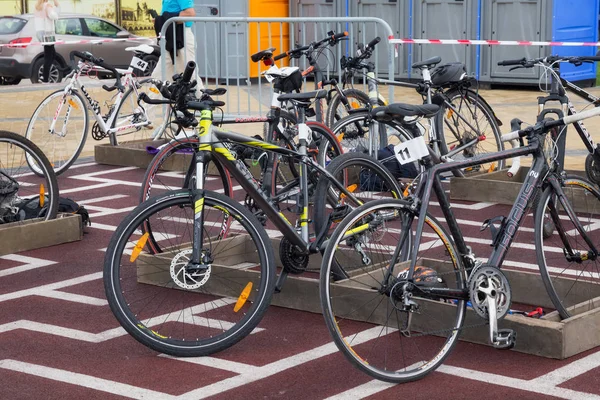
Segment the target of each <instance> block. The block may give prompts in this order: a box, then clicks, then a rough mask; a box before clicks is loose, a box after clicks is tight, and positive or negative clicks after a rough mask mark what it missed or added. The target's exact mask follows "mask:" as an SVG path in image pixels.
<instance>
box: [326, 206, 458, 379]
mask: <svg viewBox="0 0 600 400" xmlns="http://www.w3.org/2000/svg"><path fill="white" fill-rule="evenodd" d="M407 210H408V208H407V203H406V202H403V201H389V200H381V201H376V202H372V203H369V204H367V205H365V206H363V207H361V208H359V209H357V210H355V211H354V212H353V213H352V214H351V215H349V216H348V217H347V218H346V219H344V221H343V222H342V223H341V224H340V225H338V227H337V229H336V230H335V232H334V233H333V235H332V237H331V240H330V242H329V244H328V246H327V249H326V251H325V254H324V256H323V262H322V266H321V282H320V283H321V286H320V291H321V304H322V307H323V314H324V317H325V322H326V324H327V327H328V329H329V332H330V334H331V335H332V337H333V339H334V342H335V343H336V345H337V347H338V348H339V349H340V350H341V351H342V353H343V354H344V356H345V357H346V358H347V359H348V360H349V361H350V362H351V363H352V364H353V365H354V366H355V367H357V368H358V369H360V370H361V371H363V372H365V373H367V374H368V375H370V376H372V377H374V378H376V379H380V380H384V381H388V382H395V383H401V382H408V381H412V380H416V379H420V378H422V377H423V376H425V375H426V374H427V373H429V372H431V371H433V370H434V369H435V368H437V367H438V366H439V365H440V364H441V363H442V362H443V360H444V359H445V358H446V357H447V356H448V355H449V353H450V351H451V350H452V348H453V346H454V345H455V344H456V342H457V340H458V335H459V332H460V328H461V327H462V325H463V323H464V318H465V311H466V302H465V301H464V300H461V301H451V300H443V299H440V298H435V297H434V296H428V295H426V294H425V292H424V291H421V290H420V288H424V289H426V288H428V287H440V288H450V289H461V290H462V289H464V288H465V287H466V273H465V271H464V269H463V268H462V267H461V266H460V265H459V261H458V253H457V251H456V249H455V248H454V246H453V245H452V242H451V241H450V238H449V237H448V235H447V234H446V232H445V231H444V230H443V228H442V227H441V226H440V225H439V223H438V222H437V221H436V220H435V219H433V218H431V217H429V216H428V217H427V219H426V223H425V227H424V231H423V236H422V238H421V243H420V246H419V250H418V253H417V265H416V267H415V269H414V285H415V286H414V288H413V289H412V290H406V289H405V284H407V281H406V275H405V274H406V273H407V272H408V268H409V266H410V261H406V260H408V259H409V254H410V252H411V251H410V250H407V249H408V248H409V247H408V246H407V245H406V241H405V240H407V239H408V237H410V236H412V235H413V234H414V228H415V227H416V223H417V220H418V218H417V217H416V216H414V215H412V214H411V213H410V212H408V211H407ZM413 217H414V218H413ZM411 221H412V222H411ZM405 232H407V233H408V234H407V235H406V236H403V233H405ZM358 246H359V247H360V249H361V251H360V252H359V251H358ZM365 257H366V258H368V261H365ZM334 260H335V261H337V263H339V264H342V265H344V266H347V267H348V270H349V271H351V272H350V276H349V278H348V279H346V280H342V281H337V282H334V280H333V277H332V272H333V271H332V268H333V266H334ZM390 265H393V266H392V268H390ZM388 274H389V275H388ZM386 276H388V278H387V279H386ZM407 293H410V295H411V297H409V299H410V300H411V301H413V302H414V304H415V306H414V307H415V308H414V312H409V311H406V310H405V307H404V304H405V303H404V301H405V300H406V298H405V296H406V294H407Z"/></svg>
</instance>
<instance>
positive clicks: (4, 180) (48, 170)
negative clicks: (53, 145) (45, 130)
mask: <svg viewBox="0 0 600 400" xmlns="http://www.w3.org/2000/svg"><path fill="white" fill-rule="evenodd" d="M30 163H35V165H36V166H37V168H38V170H39V171H40V173H39V174H34V173H32V172H31V170H30V167H29V165H30ZM58 202H59V197H58V183H57V181H56V174H55V173H54V171H53V170H52V166H51V165H50V162H49V161H48V159H47V158H46V156H44V153H42V151H41V150H40V149H39V148H38V147H37V146H36V145H35V144H33V143H32V142H31V141H30V140H27V139H26V138H24V137H23V136H21V135H18V134H16V133H13V132H8V131H3V130H0V225H2V224H8V223H19V222H22V221H24V220H25V219H29V218H40V219H41V220H42V221H47V220H50V219H54V218H56V214H57V212H58Z"/></svg>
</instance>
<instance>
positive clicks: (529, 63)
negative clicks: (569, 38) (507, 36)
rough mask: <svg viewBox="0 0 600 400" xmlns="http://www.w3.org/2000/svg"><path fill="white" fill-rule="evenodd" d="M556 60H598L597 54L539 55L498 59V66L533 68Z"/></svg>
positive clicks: (575, 62) (579, 61)
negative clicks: (537, 56) (538, 64)
mask: <svg viewBox="0 0 600 400" xmlns="http://www.w3.org/2000/svg"><path fill="white" fill-rule="evenodd" d="M557 61H566V62H569V63H571V64H575V65H581V64H582V63H584V62H596V61H600V57H599V56H558V55H554V56H548V57H540V58H529V59H528V58H525V57H523V58H521V59H518V60H503V61H498V65H499V66H512V65H515V66H521V67H524V68H533V66H534V65H535V64H537V63H544V64H553V63H555V62H557Z"/></svg>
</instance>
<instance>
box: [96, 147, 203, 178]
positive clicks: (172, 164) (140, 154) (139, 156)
mask: <svg viewBox="0 0 600 400" xmlns="http://www.w3.org/2000/svg"><path fill="white" fill-rule="evenodd" d="M166 142H167V141H166V140H150V141H148V140H142V141H132V142H127V143H122V144H120V145H118V146H113V145H111V144H100V145H97V146H96V147H95V148H94V158H95V160H96V162H97V163H98V164H108V165H119V166H122V167H138V168H144V169H146V168H148V164H150V162H151V161H152V159H153V158H154V154H148V152H147V151H146V147H148V146H152V147H156V148H158V147H159V146H161V145H163V144H165V143H166ZM191 160H192V154H185V153H177V154H175V155H174V156H172V157H169V159H168V160H167V161H166V162H165V163H164V164H163V166H162V169H163V170H165V171H187V168H188V166H189V165H190V162H191Z"/></svg>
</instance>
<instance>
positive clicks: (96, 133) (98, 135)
mask: <svg viewBox="0 0 600 400" xmlns="http://www.w3.org/2000/svg"><path fill="white" fill-rule="evenodd" d="M105 137H108V133H104V132H102V129H100V125H98V122H94V125H93V126H92V138H94V140H102V139H104V138H105Z"/></svg>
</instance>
